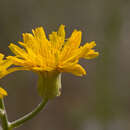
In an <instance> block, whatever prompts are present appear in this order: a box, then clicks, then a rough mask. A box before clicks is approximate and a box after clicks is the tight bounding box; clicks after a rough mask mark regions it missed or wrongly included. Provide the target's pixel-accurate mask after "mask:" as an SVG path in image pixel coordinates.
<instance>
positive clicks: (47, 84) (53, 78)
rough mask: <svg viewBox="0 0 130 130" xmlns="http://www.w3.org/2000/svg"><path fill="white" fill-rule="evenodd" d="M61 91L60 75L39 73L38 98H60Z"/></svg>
mask: <svg viewBox="0 0 130 130" xmlns="http://www.w3.org/2000/svg"><path fill="white" fill-rule="evenodd" d="M60 89H61V73H57V72H42V73H39V79H38V92H39V94H40V96H42V97H43V98H47V99H52V98H54V97H56V96H60Z"/></svg>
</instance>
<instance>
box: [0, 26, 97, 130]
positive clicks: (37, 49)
mask: <svg viewBox="0 0 130 130" xmlns="http://www.w3.org/2000/svg"><path fill="white" fill-rule="evenodd" d="M48 37H49V38H47V37H46V35H45V32H44V29H43V27H38V28H36V29H34V30H32V34H31V33H24V34H23V42H18V43H19V46H18V45H15V44H13V43H11V44H10V45H9V48H10V50H11V51H12V52H13V54H14V55H13V56H7V57H6V58H4V55H3V54H1V53H0V78H2V77H4V76H6V75H8V74H10V73H12V72H15V71H18V70H27V71H33V72H35V73H37V74H38V76H39V77H38V92H39V95H40V96H41V97H42V101H41V103H40V104H39V105H38V106H37V107H36V108H35V109H34V110H33V111H32V112H30V113H28V114H26V115H25V116H23V117H21V118H19V119H17V120H15V121H12V122H10V121H8V116H7V113H6V109H5V106H4V100H3V97H4V96H7V92H6V91H5V90H4V89H3V88H0V118H1V124H2V128H3V130H13V128H17V127H19V126H20V125H22V124H24V123H25V122H26V121H27V120H30V119H32V118H33V117H34V116H35V115H37V114H38V113H39V112H40V111H41V110H42V109H43V108H44V107H45V105H46V103H47V102H48V100H50V99H52V98H54V97H56V96H59V95H60V89H61V74H62V72H68V73H71V74H73V75H76V76H83V75H86V71H85V69H84V68H83V67H82V66H81V65H80V64H79V60H80V59H81V58H83V59H87V60H89V59H93V58H95V57H97V56H98V55H99V53H98V52H96V51H95V50H94V49H93V48H94V47H95V46H96V43H95V42H94V41H92V42H90V43H85V44H84V45H83V46H81V45H80V43H81V37H82V33H81V31H78V30H74V31H73V33H72V34H71V36H70V37H69V38H66V37H65V26H64V25H60V27H59V29H58V31H57V32H52V33H51V34H49V36H48Z"/></svg>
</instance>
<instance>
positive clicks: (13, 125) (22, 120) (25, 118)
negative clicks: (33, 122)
mask: <svg viewBox="0 0 130 130" xmlns="http://www.w3.org/2000/svg"><path fill="white" fill-rule="evenodd" d="M47 102H48V99H45V100H43V101H42V102H41V103H40V104H39V105H38V106H37V107H36V108H35V109H34V110H33V111H32V112H30V113H28V114H27V115H25V116H23V117H21V118H20V119H18V120H16V121H13V122H11V123H10V129H11V130H12V128H16V127H19V126H20V125H22V124H24V123H25V122H26V121H28V120H30V119H32V118H33V117H34V116H35V115H37V114H38V113H39V112H40V111H41V110H42V109H43V108H44V106H45V105H46V103H47Z"/></svg>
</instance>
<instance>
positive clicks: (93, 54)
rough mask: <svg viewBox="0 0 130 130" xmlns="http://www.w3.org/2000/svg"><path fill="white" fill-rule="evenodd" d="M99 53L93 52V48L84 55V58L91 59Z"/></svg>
mask: <svg viewBox="0 0 130 130" xmlns="http://www.w3.org/2000/svg"><path fill="white" fill-rule="evenodd" d="M98 55H99V52H95V51H94V50H90V51H89V52H88V53H87V55H85V56H84V58H85V59H88V60H89V59H93V58H96V57H97V56H98Z"/></svg>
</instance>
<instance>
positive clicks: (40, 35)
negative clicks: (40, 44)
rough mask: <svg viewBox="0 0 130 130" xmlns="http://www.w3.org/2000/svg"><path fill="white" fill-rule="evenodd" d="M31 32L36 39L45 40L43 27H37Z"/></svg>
mask: <svg viewBox="0 0 130 130" xmlns="http://www.w3.org/2000/svg"><path fill="white" fill-rule="evenodd" d="M32 32H33V35H34V37H35V38H36V39H41V40H43V39H46V34H45V31H44V29H43V27H38V28H36V29H35V30H32Z"/></svg>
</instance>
